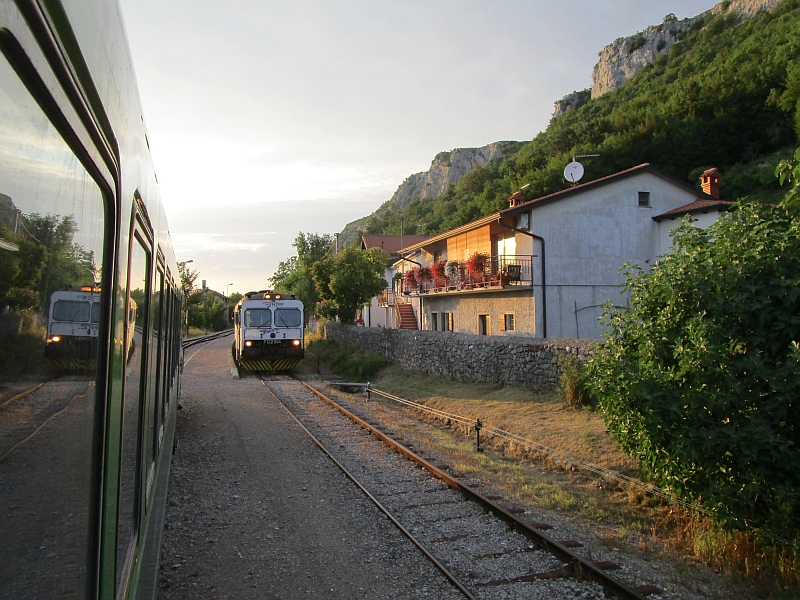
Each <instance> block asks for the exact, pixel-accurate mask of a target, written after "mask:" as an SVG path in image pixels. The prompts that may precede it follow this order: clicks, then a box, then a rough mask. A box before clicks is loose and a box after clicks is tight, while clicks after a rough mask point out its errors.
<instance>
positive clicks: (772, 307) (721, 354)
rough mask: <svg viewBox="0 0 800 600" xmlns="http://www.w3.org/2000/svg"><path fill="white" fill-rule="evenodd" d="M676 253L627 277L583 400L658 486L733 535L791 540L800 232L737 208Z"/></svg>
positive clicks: (754, 209) (798, 394) (681, 233)
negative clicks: (760, 533) (625, 300)
mask: <svg viewBox="0 0 800 600" xmlns="http://www.w3.org/2000/svg"><path fill="white" fill-rule="evenodd" d="M673 250H674V252H673V253H672V254H670V255H669V256H666V257H665V258H663V259H662V260H660V261H658V262H657V263H656V264H655V265H654V266H653V267H652V269H651V270H650V272H649V273H644V272H642V271H640V270H638V269H636V268H634V267H632V266H628V267H627V270H626V284H625V288H626V290H627V291H628V292H630V294H631V299H630V308H629V310H618V311H610V310H609V311H607V312H606V315H605V324H606V325H607V326H608V333H607V335H606V337H605V340H604V341H603V342H602V343H601V344H600V345H599V346H598V347H597V349H596V352H595V355H594V357H593V358H592V359H591V360H590V361H589V363H588V373H589V381H588V384H589V388H590V390H591V392H592V393H593V394H594V396H595V397H596V398H597V400H598V404H599V407H600V409H601V410H602V411H603V413H604V416H605V420H606V424H607V426H608V428H609V430H610V431H611V432H612V434H613V435H614V437H615V438H616V439H617V440H618V441H619V443H620V444H621V445H622V447H623V448H624V449H625V450H627V451H628V452H630V453H631V454H633V455H634V456H636V457H637V458H638V459H639V460H640V461H641V467H642V469H643V470H644V472H645V473H646V474H647V475H648V476H650V477H651V478H652V479H654V480H655V481H657V482H658V483H659V484H660V485H662V486H664V487H666V488H668V489H670V490H672V491H673V492H674V493H676V494H677V495H678V496H680V497H682V498H684V499H686V500H690V501H698V500H702V502H703V504H704V506H705V507H706V508H708V509H711V510H713V511H714V512H716V514H717V515H718V516H719V517H720V518H721V519H722V520H723V521H725V522H726V523H727V524H728V525H729V526H731V527H738V528H741V527H745V526H748V527H752V526H755V527H762V528H765V529H766V530H768V531H777V532H785V531H797V530H798V528H800V349H799V348H798V341H800V220H798V219H797V218H796V216H795V215H793V214H792V213H791V212H790V211H788V210H787V209H786V208H783V207H772V206H764V205H758V204H754V203H747V202H743V203H740V204H739V205H738V206H737V209H736V210H732V211H730V212H728V213H726V214H725V215H723V216H722V217H720V219H719V220H718V221H717V222H716V223H715V224H714V225H712V226H711V227H709V228H708V229H706V230H703V229H700V228H697V227H694V226H692V225H691V224H690V223H689V222H688V219H687V220H686V221H685V222H684V223H683V224H682V225H681V227H680V228H679V229H678V230H677V232H676V234H675V237H674V246H673ZM780 535H783V533H781V534H780Z"/></svg>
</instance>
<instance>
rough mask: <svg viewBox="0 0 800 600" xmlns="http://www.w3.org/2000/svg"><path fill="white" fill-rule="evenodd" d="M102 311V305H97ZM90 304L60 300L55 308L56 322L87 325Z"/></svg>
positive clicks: (54, 317)
mask: <svg viewBox="0 0 800 600" xmlns="http://www.w3.org/2000/svg"><path fill="white" fill-rule="evenodd" d="M95 306H97V309H98V313H99V310H100V305H99V304H95ZM89 310H90V309H89V303H88V302H80V301H78V300H58V301H56V304H55V306H53V320H54V321H72V322H78V323H85V322H86V321H88V320H89Z"/></svg>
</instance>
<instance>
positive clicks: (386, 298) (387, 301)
mask: <svg viewBox="0 0 800 600" xmlns="http://www.w3.org/2000/svg"><path fill="white" fill-rule="evenodd" d="M395 297H396V294H395V293H394V292H390V291H389V290H384V291H382V292H381V293H380V294H378V305H379V306H384V307H386V306H394V304H395Z"/></svg>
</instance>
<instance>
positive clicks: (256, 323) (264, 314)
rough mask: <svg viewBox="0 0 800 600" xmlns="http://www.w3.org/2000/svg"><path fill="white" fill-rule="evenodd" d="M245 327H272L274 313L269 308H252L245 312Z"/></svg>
mask: <svg viewBox="0 0 800 600" xmlns="http://www.w3.org/2000/svg"><path fill="white" fill-rule="evenodd" d="M244 326H245V327H271V326H272V312H270V310H269V309H268V308H251V309H248V310H246V311H244Z"/></svg>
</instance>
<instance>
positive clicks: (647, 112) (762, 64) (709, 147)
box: [364, 0, 800, 234]
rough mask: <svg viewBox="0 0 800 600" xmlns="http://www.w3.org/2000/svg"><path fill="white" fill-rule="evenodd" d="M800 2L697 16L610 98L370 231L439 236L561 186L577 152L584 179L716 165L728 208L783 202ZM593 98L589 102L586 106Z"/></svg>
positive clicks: (375, 218) (799, 49)
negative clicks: (778, 174)
mask: <svg viewBox="0 0 800 600" xmlns="http://www.w3.org/2000/svg"><path fill="white" fill-rule="evenodd" d="M799 57H800V0H785V1H784V2H783V3H782V4H780V5H779V6H778V7H777V8H775V9H774V10H773V11H772V12H771V13H762V14H760V15H759V16H757V17H756V18H754V19H752V20H748V21H745V22H741V23H740V22H739V21H738V19H737V17H736V16H735V15H728V14H719V15H708V16H706V17H703V18H700V19H695V20H694V21H693V22H692V24H691V27H690V28H689V30H688V31H687V32H686V33H685V35H684V36H683V39H682V40H681V41H680V42H678V43H676V44H675V45H674V46H672V47H671V48H670V50H669V53H668V54H665V55H661V56H658V57H657V58H656V59H655V62H654V63H653V64H651V65H648V66H647V67H645V68H644V69H642V70H641V71H640V72H639V73H638V74H637V75H636V77H634V78H633V79H631V80H630V81H628V82H627V83H626V84H625V85H623V86H622V87H620V88H619V89H616V90H614V91H612V92H609V93H607V94H604V95H603V96H601V97H599V98H595V99H590V100H587V101H586V102H585V103H584V104H582V105H580V106H578V107H577V108H576V109H575V110H569V111H568V112H566V113H564V114H563V115H561V116H559V117H558V118H556V119H553V120H552V121H551V123H550V125H549V126H548V127H547V129H546V130H545V131H543V132H542V133H540V134H539V135H537V136H536V137H535V138H534V139H533V140H532V141H530V142H528V143H526V144H521V145H520V147H519V149H514V150H516V151H511V152H509V153H507V154H506V155H505V157H504V158H503V159H501V160H497V161H492V162H490V163H487V164H486V166H485V167H483V168H478V169H476V170H475V171H473V172H472V173H470V174H469V175H467V176H465V177H464V178H463V179H461V180H460V181H459V182H458V183H457V184H456V185H455V186H453V187H451V188H449V189H448V190H447V191H446V192H445V193H444V194H442V195H440V196H438V197H435V198H427V199H420V198H417V199H415V200H413V201H411V202H410V203H409V204H408V205H407V206H406V207H405V208H403V209H402V210H398V211H392V212H387V211H381V212H380V213H376V214H374V215H372V216H370V217H369V218H368V219H367V221H366V223H365V225H364V232H365V233H394V234H397V233H399V232H400V219H401V218H402V219H403V221H404V230H405V233H407V234H415V233H416V234H424V233H430V234H433V233H439V232H442V231H446V230H448V229H451V228H453V227H457V226H459V225H461V224H464V223H467V222H469V221H472V220H474V219H477V218H480V217H482V216H485V215H487V214H490V213H492V212H494V211H496V210H499V209H502V208H505V207H507V204H506V201H507V199H508V197H509V196H510V195H511V194H512V193H513V192H514V191H516V190H517V189H519V188H520V187H521V186H523V185H524V184H526V183H527V184H529V186H528V187H527V188H526V189H525V195H526V197H527V198H529V199H530V198H535V197H538V196H541V195H544V194H547V193H551V192H555V191H558V190H561V189H564V188H565V187H566V186H567V184H566V182H565V181H564V179H563V169H564V166H565V165H566V164H567V163H568V162H570V160H571V159H572V156H573V155H576V154H600V156H599V157H598V158H590V159H587V160H586V161H584V165H585V167H586V175H585V178H584V181H589V180H592V179H596V178H598V177H603V176H605V175H609V174H612V173H615V172H617V171H620V170H623V169H627V168H630V167H632V166H635V165H637V164H641V163H644V162H650V163H653V164H655V165H656V166H658V167H660V168H661V169H663V170H664V171H666V172H667V173H670V174H672V175H674V176H676V177H678V178H680V179H683V180H688V181H691V182H692V183H695V180H696V178H697V176H698V175H699V173H700V172H702V170H704V169H705V168H708V167H710V166H715V167H717V168H719V169H721V170H722V171H723V173H724V174H725V176H724V178H723V179H722V185H721V191H722V196H723V198H724V199H736V198H739V197H743V196H750V197H752V198H756V199H759V200H762V201H769V202H772V201H774V200H778V199H780V198H781V197H782V193H781V192H780V190H779V189H778V183H777V181H776V180H775V177H774V169H775V166H776V164H777V163H778V162H779V161H780V160H781V159H785V158H789V157H790V156H791V152H792V149H793V147H794V146H795V144H796V141H797V139H798V135H800V110H799V109H800V65H798V61H797V59H798V58H799ZM586 96H587V95H585V96H584V97H586Z"/></svg>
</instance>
